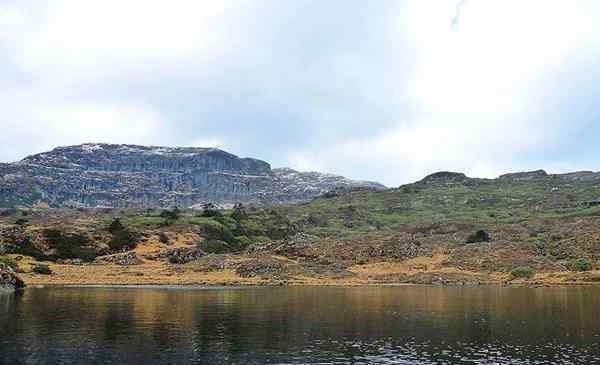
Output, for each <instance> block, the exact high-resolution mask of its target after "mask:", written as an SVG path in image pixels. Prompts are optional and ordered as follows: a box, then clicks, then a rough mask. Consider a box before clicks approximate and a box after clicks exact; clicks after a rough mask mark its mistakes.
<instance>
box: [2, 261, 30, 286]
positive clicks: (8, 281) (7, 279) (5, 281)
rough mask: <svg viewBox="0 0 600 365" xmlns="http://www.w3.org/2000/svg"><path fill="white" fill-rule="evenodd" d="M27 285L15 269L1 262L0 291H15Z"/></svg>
mask: <svg viewBox="0 0 600 365" xmlns="http://www.w3.org/2000/svg"><path fill="white" fill-rule="evenodd" d="M24 287H25V283H24V282H23V280H21V279H20V278H19V277H18V276H17V274H16V273H15V272H14V270H13V269H12V268H11V267H10V266H9V265H8V264H6V263H4V262H0V293H3V292H14V291H15V290H19V289H22V288H24Z"/></svg>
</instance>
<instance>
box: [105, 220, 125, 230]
mask: <svg viewBox="0 0 600 365" xmlns="http://www.w3.org/2000/svg"><path fill="white" fill-rule="evenodd" d="M124 229H125V226H124V225H123V223H121V220H120V219H119V218H115V219H113V221H112V222H111V223H110V225H109V226H108V231H109V232H110V233H115V232H118V231H122V230H124Z"/></svg>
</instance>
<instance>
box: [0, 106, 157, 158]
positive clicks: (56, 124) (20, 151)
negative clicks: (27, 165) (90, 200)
mask: <svg viewBox="0 0 600 365" xmlns="http://www.w3.org/2000/svg"><path fill="white" fill-rule="evenodd" d="M3 114H4V118H6V119H5V122H3V129H2V130H3V133H2V134H1V135H0V146H2V147H1V148H0V153H2V154H3V155H4V156H8V157H9V158H8V159H7V160H8V161H15V160H18V159H21V158H22V157H24V156H25V155H27V154H31V153H34V152H43V151H47V150H49V149H52V148H54V147H56V146H59V145H71V144H80V143H84V142H106V141H110V142H113V143H131V144H155V143H157V142H159V138H160V137H159V136H160V128H161V116H160V114H159V113H157V112H156V111H153V110H148V109H146V108H144V107H135V106H130V105H98V104H80V103H77V104H55V103H51V104H46V105H44V104H38V105H24V104H15V105H14V106H13V107H12V108H5V109H4V110H3ZM15 141H18V142H19V144H15ZM7 147H9V148H7Z"/></svg>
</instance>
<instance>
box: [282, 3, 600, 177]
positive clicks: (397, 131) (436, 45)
mask: <svg viewBox="0 0 600 365" xmlns="http://www.w3.org/2000/svg"><path fill="white" fill-rule="evenodd" d="M456 3H457V2H456V1H449V2H445V3H442V2H439V1H414V2H409V3H407V7H406V8H405V9H404V10H405V12H404V13H403V16H402V17H401V20H402V21H401V22H399V25H398V27H397V28H396V31H397V32H398V34H399V35H398V36H399V38H402V41H407V42H410V43H411V44H412V51H413V52H414V55H415V56H416V62H415V68H414V72H413V73H412V78H411V79H410V80H409V82H406V81H405V80H398V85H399V87H404V88H406V90H407V91H408V92H407V94H408V95H410V97H411V99H412V103H413V104H414V105H416V106H417V109H418V113H417V116H415V117H411V118H410V119H404V118H401V117H398V120H397V123H396V126H395V127H394V128H391V129H389V130H386V131H385V132H383V133H380V134H379V135H376V136H374V137H370V138H365V137H363V138H348V139H341V140H334V141H332V142H331V143H330V144H329V145H328V146H312V147H311V148H304V149H297V150H295V151H292V152H291V153H290V154H289V156H288V160H289V161H290V163H292V164H297V165H299V166H301V167H302V168H304V169H320V170H326V171H334V172H338V173H343V174H346V175H349V176H353V177H358V178H360V177H364V176H365V174H370V175H372V176H380V178H379V179H380V180H381V181H382V182H384V183H386V184H389V185H397V184H399V183H400V182H410V181H415V180H417V179H420V178H422V177H423V176H425V175H426V174H428V173H431V172H434V171H440V170H454V171H462V172H465V173H467V174H470V175H471V176H482V177H495V176H497V175H498V174H500V173H503V172H505V171H507V170H514V169H520V168H521V169H526V168H539V167H543V166H530V165H529V162H528V161H526V160H525V159H524V158H523V156H527V154H528V153H531V152H533V151H540V150H543V148H544V147H545V146H547V145H552V144H555V143H558V140H559V139H560V137H561V134H562V132H563V131H564V129H566V128H576V127H577V123H578V122H577V121H574V122H572V123H571V124H570V125H565V124H561V125H552V124H551V123H552V122H548V121H547V120H545V118H543V117H541V116H540V114H539V111H540V110H541V109H542V107H543V102H545V100H544V99H543V96H544V90H543V89H542V87H541V86H540V84H538V82H539V81H540V80H541V79H542V78H543V77H546V76H548V75H551V74H552V73H553V72H555V70H556V69H557V68H559V67H560V66H561V65H562V64H563V62H565V61H566V60H568V59H569V57H570V56H572V55H573V54H574V53H575V52H577V51H580V49H581V47H582V45H588V46H589V45H592V44H594V42H596V41H597V40H598V39H599V37H598V33H597V32H596V33H595V34H593V30H594V27H593V24H594V17H593V14H598V12H597V11H596V12H593V11H590V9H589V6H592V7H595V5H594V4H592V3H588V4H586V5H587V7H578V6H573V4H574V3H573V2H565V1H546V0H544V1H536V0H531V1H526V2H523V1H512V0H509V1H496V2H492V1H475V0H473V1H468V2H465V3H464V4H463V6H462V8H461V18H460V23H459V24H456V25H455V26H453V22H452V19H453V17H454V16H455V15H456ZM595 10H598V9H597V8H595ZM548 123H550V124H548ZM367 176H368V175H367Z"/></svg>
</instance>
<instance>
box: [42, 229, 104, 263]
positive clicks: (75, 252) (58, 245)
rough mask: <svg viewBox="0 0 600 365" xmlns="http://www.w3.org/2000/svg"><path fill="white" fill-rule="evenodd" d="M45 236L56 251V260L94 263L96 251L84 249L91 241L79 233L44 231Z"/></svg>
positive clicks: (90, 248) (89, 248) (56, 230)
mask: <svg viewBox="0 0 600 365" xmlns="http://www.w3.org/2000/svg"><path fill="white" fill-rule="evenodd" d="M44 236H45V237H46V240H47V241H48V244H49V245H50V247H52V248H55V249H56V258H59V259H81V260H83V261H90V262H91V261H94V259H95V258H96V249H95V248H93V247H84V246H85V245H86V244H87V243H89V239H88V238H87V237H86V236H84V235H81V234H78V233H71V234H65V233H63V232H62V231H60V230H58V229H46V230H44Z"/></svg>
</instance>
